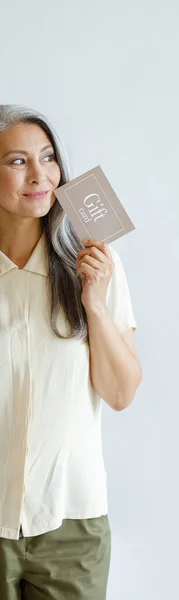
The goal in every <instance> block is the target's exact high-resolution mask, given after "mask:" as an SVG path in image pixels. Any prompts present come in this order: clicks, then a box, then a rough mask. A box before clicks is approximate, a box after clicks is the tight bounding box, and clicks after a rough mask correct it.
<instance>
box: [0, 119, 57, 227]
mask: <svg viewBox="0 0 179 600" xmlns="http://www.w3.org/2000/svg"><path fill="white" fill-rule="evenodd" d="M47 145H48V146H49V147H48V148H46V149H44V146H47ZM15 150H17V152H15ZM7 153H8V154H7ZM5 154H6V156H4V155H5ZM60 177H61V172H60V168H59V165H58V163H57V161H56V158H55V153H54V148H53V146H52V143H51V141H50V139H49V137H48V134H47V133H46V132H45V131H44V129H42V128H41V127H40V126H39V125H36V124H35V123H30V124H27V123H16V124H14V125H13V126H12V127H10V129H8V130H7V131H5V132H4V133H1V134H0V213H1V209H3V211H4V210H5V211H7V212H8V213H11V214H12V213H13V214H14V215H19V216H21V217H31V218H33V217H34V218H37V217H42V216H44V215H46V214H47V213H48V212H49V210H50V208H51V206H52V205H53V204H54V202H55V200H56V197H55V195H54V193H53V190H55V189H56V188H57V187H58V185H59V182H60ZM41 191H46V192H47V194H46V195H45V196H44V197H42V198H40V197H39V198H36V199H34V198H30V197H29V196H28V194H31V193H34V192H41Z"/></svg>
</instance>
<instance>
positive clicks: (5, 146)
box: [0, 123, 52, 154]
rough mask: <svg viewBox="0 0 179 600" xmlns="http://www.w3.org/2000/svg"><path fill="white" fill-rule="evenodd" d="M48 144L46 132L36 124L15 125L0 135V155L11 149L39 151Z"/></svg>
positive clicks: (49, 141) (48, 139)
mask: <svg viewBox="0 0 179 600" xmlns="http://www.w3.org/2000/svg"><path fill="white" fill-rule="evenodd" d="M48 143H52V142H51V140H50V138H49V136H48V134H47V132H46V131H45V130H44V129H43V128H42V127H40V125H37V124H36V123H15V124H14V125H12V127H10V128H9V129H8V130H7V131H4V132H3V133H1V134H0V151H1V154H2V153H5V152H8V151H10V150H13V148H21V149H22V148H24V150H27V151H30V150H32V149H40V148H41V147H42V146H45V144H48Z"/></svg>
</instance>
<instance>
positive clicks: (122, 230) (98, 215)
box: [54, 165, 135, 243]
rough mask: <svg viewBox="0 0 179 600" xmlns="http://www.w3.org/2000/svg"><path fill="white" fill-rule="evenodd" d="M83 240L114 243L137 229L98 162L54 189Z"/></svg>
mask: <svg viewBox="0 0 179 600" xmlns="http://www.w3.org/2000/svg"><path fill="white" fill-rule="evenodd" d="M54 194H55V196H56V197H57V199H58V201H59V202H60V204H61V206H62V208H63V209H64V211H65V213H66V214H67V216H68V217H69V219H70V221H71V223H72V225H73V227H74V229H75V231H76V233H77V235H78V237H79V239H80V241H82V240H89V239H93V240H99V241H102V242H107V243H110V242H112V241H113V240H116V239H117V238H120V237H122V236H123V235H125V234H126V233H129V232H130V231H132V230H133V229H135V227H134V225H133V223H132V221H131V220H130V219H129V217H128V215H127V213H126V211H125V209H124V208H123V206H122V204H121V202H120V200H119V198H118V197H117V195H116V194H115V192H114V190H113V188H112V186H111V184H110V183H109V181H108V179H107V177H106V176H105V174H104V172H103V170H102V169H101V167H100V166H99V165H98V166H97V167H94V169H91V170H90V171H87V172H86V173H83V174H82V175H80V176H79V177H76V178H75V179H72V181H68V183H65V184H64V185H62V186H61V187H59V188H57V189H56V190H54Z"/></svg>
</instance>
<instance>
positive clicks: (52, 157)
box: [44, 154, 55, 162]
mask: <svg viewBox="0 0 179 600" xmlns="http://www.w3.org/2000/svg"><path fill="white" fill-rule="evenodd" d="M45 158H51V160H55V154H48V156H45ZM45 158H44V160H45ZM48 162H51V161H48Z"/></svg>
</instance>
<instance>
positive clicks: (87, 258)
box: [76, 254, 104, 273]
mask: <svg viewBox="0 0 179 600" xmlns="http://www.w3.org/2000/svg"><path fill="white" fill-rule="evenodd" d="M83 262H84V263H87V264H89V265H90V266H91V267H93V269H97V270H98V271H99V269H101V266H102V265H101V262H99V260H96V259H95V258H93V257H92V256H90V255H89V254H86V255H85V256H84V257H83V258H82V259H81V260H80V261H78V263H77V266H76V270H77V273H78V271H79V267H80V265H81V264H82V263H83ZM103 265H104V263H103Z"/></svg>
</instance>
